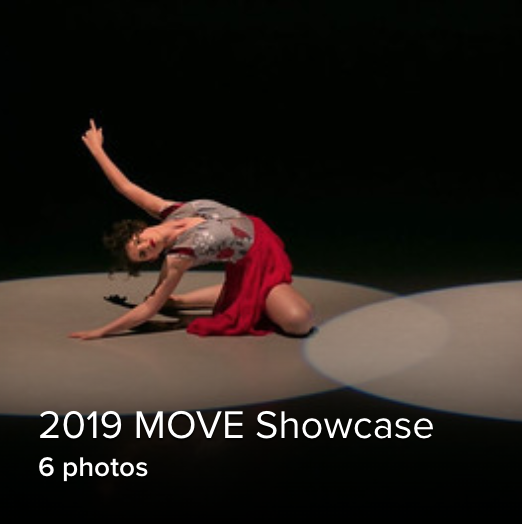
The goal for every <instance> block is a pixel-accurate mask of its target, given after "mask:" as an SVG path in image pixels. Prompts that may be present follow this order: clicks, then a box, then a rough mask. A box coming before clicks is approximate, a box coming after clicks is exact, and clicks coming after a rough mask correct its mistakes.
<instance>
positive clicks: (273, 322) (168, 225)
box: [69, 119, 314, 340]
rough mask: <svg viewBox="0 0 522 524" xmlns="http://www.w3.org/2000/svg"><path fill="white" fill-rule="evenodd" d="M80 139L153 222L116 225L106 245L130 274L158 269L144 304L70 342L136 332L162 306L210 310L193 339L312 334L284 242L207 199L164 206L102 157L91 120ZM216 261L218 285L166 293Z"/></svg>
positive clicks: (191, 328) (194, 325)
mask: <svg viewBox="0 0 522 524" xmlns="http://www.w3.org/2000/svg"><path fill="white" fill-rule="evenodd" d="M82 140H83V142H84V143H85V145H86V146H87V148H88V149H89V151H90V153H91V154H92V156H93V157H94V159H95V160H96V162H97V163H98V165H99V166H100V168H101V169H102V171H103V173H104V174H105V175H106V177H107V179H108V180H109V182H110V183H111V184H112V185H113V186H114V188H115V189H116V190H117V191H118V192H119V193H121V194H122V195H123V196H125V197H126V198H128V199H129V200H130V201H131V202H133V203H134V204H136V205H137V206H139V207H140V208H142V209H143V210H145V211H146V212H147V213H148V214H149V215H151V216H152V217H154V218H156V219H158V220H159V221H160V223H159V224H157V225H153V226H149V225H147V224H146V223H145V222H143V221H141V220H123V221H121V222H118V223H117V224H115V225H114V226H113V230H112V233H111V234H110V235H107V236H106V238H105V244H106V245H107V247H109V248H110V249H111V250H112V251H113V252H114V253H118V254H119V255H120V257H121V260H123V262H124V263H125V266H126V269H127V270H128V272H129V273H130V274H137V273H138V272H139V268H140V267H141V266H142V265H143V264H144V263H146V262H151V261H154V260H156V259H159V258H160V257H162V258H163V263H162V267H161V271H160V274H159V279H158V282H157V284H156V286H155V288H154V289H153V290H152V292H151V293H150V295H149V296H148V297H147V298H146V299H145V300H144V302H142V303H141V304H139V305H137V306H136V307H134V308H133V309H131V310H130V311H128V312H127V313H125V314H124V315H122V316H120V317H119V318H117V319H115V320H114V321H112V322H110V323H108V324H106V325H104V326H102V327H99V328H96V329H90V330H88V331H76V332H73V333H71V334H70V335H69V336H70V337H72V338H79V339H82V340H91V339H96V338H100V337H104V336H107V335H112V334H116V333H119V332H122V331H125V330H128V329H132V328H135V327H137V326H139V325H140V324H143V323H144V322H146V321H147V320H149V319H151V318H152V317H153V316H154V315H155V314H156V313H158V311H159V310H160V309H161V308H162V307H163V306H164V305H165V304H168V305H169V306H174V307H179V308H180V309H184V308H193V307H209V308H212V310H213V314H212V316H210V317H200V318H196V319H195V320H193V321H192V322H191V323H190V324H189V325H188V327H187V331H188V332H189V333H193V334H196V335H200V336H209V335H247V334H250V335H265V334H268V333H271V332H274V331H278V332H281V333H283V334H287V335H292V336H305V335H307V334H308V333H310V332H311V330H312V328H313V326H314V324H313V311H312V307H311V305H310V304H309V303H308V302H307V300H306V299H305V298H304V297H303V296H302V295H301V294H300V293H299V292H298V291H297V290H296V289H295V288H294V287H293V286H292V274H291V273H292V265H291V262H290V260H289V258H288V256H287V254H286V252H285V250H284V245H283V242H282V241H281V239H280V238H279V237H278V236H277V235H276V234H275V233H274V232H273V231H272V230H271V229H270V228H269V227H268V226H267V225H266V224H265V222H263V220H261V219H260V218H258V217H254V216H249V215H245V214H243V213H241V212H239V211H237V210H236V209H234V208H231V207H228V206H226V205H223V204H221V203H218V202H215V201H213V200H194V201H190V202H181V201H172V200H165V199H163V198H161V197H159V196H157V195H154V194H152V193H150V192H149V191H147V190H145V189H143V188H142V187H140V186H138V185H136V184H135V183H133V182H132V181H131V180H129V179H128V178H127V177H126V176H125V174H124V173H123V172H122V171H121V170H120V169H119V168H118V167H117V166H116V164H115V163H114V162H113V161H112V160H111V158H110V157H109V156H108V155H107V153H106V151H105V149H104V147H103V143H104V140H103V132H102V128H98V127H97V126H96V124H95V122H94V120H92V119H91V121H90V128H89V129H88V130H87V131H86V132H85V134H84V135H83V136H82ZM218 261H221V262H223V263H224V264H225V280H224V283H223V284H222V285H219V286H212V287H207V288H204V289H200V290H195V291H192V292H189V293H186V294H180V295H172V293H174V291H175V289H176V286H177V285H178V283H179V281H180V279H181V278H182V276H183V274H184V273H185V271H187V270H188V269H190V268H191V267H195V266H200V265H202V264H208V263H210V262H218Z"/></svg>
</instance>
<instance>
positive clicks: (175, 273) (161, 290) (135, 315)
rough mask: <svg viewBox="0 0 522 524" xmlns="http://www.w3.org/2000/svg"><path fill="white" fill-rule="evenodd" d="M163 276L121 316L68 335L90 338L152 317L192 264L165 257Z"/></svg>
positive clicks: (122, 328)
mask: <svg viewBox="0 0 522 524" xmlns="http://www.w3.org/2000/svg"><path fill="white" fill-rule="evenodd" d="M165 265H166V266H165V273H164V275H165V276H164V278H163V279H162V280H161V282H160V283H159V285H158V286H157V287H156V289H155V290H154V292H153V293H151V294H150V295H149V296H148V297H147V299H146V300H145V301H144V302H142V303H141V304H139V305H138V306H136V307H135V308H133V309H131V310H130V311H128V312H127V313H125V314H124V315H122V316H121V317H119V318H117V319H116V320H113V321H112V322H110V323H108V324H106V325H105V326H102V327H100V328H97V329H91V330H88V331H75V332H74V333H71V334H70V335H69V337H71V338H79V339H82V340H92V339H95V338H101V337H105V336H107V335H112V334H115V333H119V332H121V331H125V330H127V329H132V328H133V327H136V326H139V325H140V324H143V323H144V322H146V321H147V320H149V319H150V318H152V317H153V316H154V315H155V314H156V313H157V312H158V311H159V310H160V309H161V307H162V306H163V304H165V302H166V301H167V300H168V298H169V297H170V295H171V293H172V292H173V291H174V289H175V288H176V286H177V285H178V283H179V281H180V279H181V277H182V276H183V273H184V272H185V271H186V270H187V269H188V268H189V267H190V266H191V265H192V261H191V260H188V259H180V258H173V257H170V259H169V257H166V259H165Z"/></svg>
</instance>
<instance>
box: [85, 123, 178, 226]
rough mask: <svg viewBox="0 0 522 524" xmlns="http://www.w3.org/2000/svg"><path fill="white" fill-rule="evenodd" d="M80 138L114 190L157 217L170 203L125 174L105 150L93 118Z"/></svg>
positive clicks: (101, 134)
mask: <svg viewBox="0 0 522 524" xmlns="http://www.w3.org/2000/svg"><path fill="white" fill-rule="evenodd" d="M82 140H83V142H84V144H85V145H86V146H87V148H88V149H89V151H90V152H91V154H92V156H93V157H94V159H95V160H96V162H97V163H98V165H99V166H100V167H101V169H102V171H103V172H104V173H105V176H106V177H107V179H108V180H109V182H110V183H111V184H112V185H113V186H114V188H115V189H116V191H118V192H119V193H121V194H122V195H123V196H124V197H126V198H128V199H129V200H130V201H131V202H133V203H134V204H136V205H137V206H139V207H141V208H142V209H144V210H145V211H146V212H147V213H149V214H150V215H152V216H154V217H158V216H159V214H160V213H161V211H162V210H163V209H165V208H166V207H167V206H168V205H169V204H171V203H172V202H171V201H169V200H165V199H163V198H161V197H159V196H157V195H154V194H152V193H151V192H149V191H146V190H145V189H143V188H142V187H140V186H138V185H136V184H135V183H134V182H132V181H130V180H129V179H128V178H127V177H126V176H125V174H124V173H123V172H122V171H121V170H120V169H119V168H118V166H117V165H116V164H115V163H114V162H113V161H112V160H111V158H110V157H109V156H108V155H107V153H106V152H105V150H104V148H103V131H102V128H101V127H96V124H95V122H94V120H93V119H91V120H90V128H89V129H88V130H87V131H86V132H85V134H84V135H83V136H82Z"/></svg>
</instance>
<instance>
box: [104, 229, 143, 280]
mask: <svg viewBox="0 0 522 524" xmlns="http://www.w3.org/2000/svg"><path fill="white" fill-rule="evenodd" d="M146 227H148V224H147V223H146V222H143V221H142V220H132V219H126V220H121V221H119V222H115V223H114V224H113V225H112V229H111V231H110V233H106V234H105V235H104V236H103V244H104V246H105V247H106V248H107V249H108V250H109V251H110V252H111V254H112V255H113V257H114V260H115V263H114V265H113V267H112V269H111V273H115V272H116V271H127V273H128V274H129V275H130V276H134V277H137V276H138V275H139V274H140V268H141V266H142V263H139V262H134V261H132V260H130V259H129V256H128V254H127V250H126V246H127V244H128V242H129V241H130V240H131V239H132V237H133V236H134V235H136V234H137V233H141V232H142V231H143V230H144V229H145V228H146Z"/></svg>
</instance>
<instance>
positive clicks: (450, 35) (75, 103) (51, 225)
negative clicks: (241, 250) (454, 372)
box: [0, 0, 522, 480]
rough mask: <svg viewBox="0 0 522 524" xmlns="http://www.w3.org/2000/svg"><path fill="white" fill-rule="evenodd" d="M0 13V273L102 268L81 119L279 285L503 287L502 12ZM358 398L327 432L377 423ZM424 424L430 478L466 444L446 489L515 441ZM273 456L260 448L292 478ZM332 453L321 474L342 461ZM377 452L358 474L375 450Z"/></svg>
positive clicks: (138, 9) (442, 5)
mask: <svg viewBox="0 0 522 524" xmlns="http://www.w3.org/2000/svg"><path fill="white" fill-rule="evenodd" d="M6 4H7V5H6ZM1 10H2V16H1V22H0V24H1V27H2V38H3V39H4V40H5V41H4V42H3V43H2V46H1V57H2V91H3V97H2V102H3V103H2V122H1V126H0V128H1V137H0V138H1V147H2V151H3V152H2V164H1V165H2V167H1V169H2V172H3V176H2V184H3V191H2V195H3V205H2V222H3V228H2V229H3V231H2V235H3V238H2V253H3V256H2V257H1V259H0V277H2V278H3V279H11V278H22V277H27V276H38V275H51V274H63V273H76V272H77V273H83V272H90V271H105V270H106V269H107V268H108V266H109V260H108V257H107V255H106V254H105V253H104V251H103V249H102V246H101V241H100V239H101V235H102V233H103V231H104V230H106V229H107V228H108V227H109V225H110V224H111V222H112V221H114V220H117V219H119V218H122V217H126V216H140V211H139V210H138V211H136V209H134V208H133V207H132V205H131V204H130V203H128V202H126V201H124V200H123V199H122V198H121V197H120V196H119V195H117V194H115V193H114V192H113V190H112V188H111V187H110V185H109V184H108V182H107V181H106V180H105V179H104V177H103V175H102V174H101V172H100V171H99V169H98V168H97V166H96V164H95V163H94V161H93V160H92V159H91V158H90V157H89V154H88V152H87V150H86V149H85V147H84V146H83V144H82V142H81V140H80V137H81V135H82V133H83V132H84V131H85V130H86V129H87V127H88V123H89V118H91V117H94V118H95V119H96V121H97V123H98V124H99V125H101V126H102V127H103V129H104V134H105V139H106V149H107V151H108V152H109V154H110V155H111V156H112V158H113V159H114V160H115V161H116V163H118V165H119V166H120V167H121V168H122V169H123V171H124V172H126V173H127V174H128V175H129V177H131V178H132V179H134V180H135V181H136V182H138V183H141V184H142V185H143V186H144V187H146V188H148V189H150V190H151V191H153V192H157V193H158V194H161V195H162V196H165V197H167V198H173V199H179V200H190V199H193V198H215V199H217V200H221V201H224V202H226V203H228V204H230V205H233V206H235V207H238V208H240V209H242V210H244V211H246V212H249V213H252V214H257V215H260V216H262V217H263V218H264V219H265V220H266V221H267V222H268V223H269V224H271V225H272V226H273V227H274V229H276V231H277V232H278V233H279V234H280V235H281V236H282V237H283V238H284V240H285V242H286V245H287V249H288V251H289V252H290V254H291V256H292V259H293V262H294V266H295V270H296V273H297V274H304V275H311V276H317V277H324V278H333V279H339V280H345V281H349V282H352V283H356V284H361V285H371V286H376V287H382V288H385V289H388V290H391V291H395V292H399V293H403V292H404V293H405V292H413V291H420V290H425V289H435V288H440V287H445V286H451V285H462V284H473V283H479V282H489V281H497V280H517V279H519V278H520V276H521V274H522V267H521V260H522V248H521V246H522V242H521V240H522V233H521V228H520V220H519V209H520V205H519V200H520V191H519V176H520V174H519V173H520V165H521V162H520V155H519V141H520V133H519V129H520V120H521V119H520V116H521V104H520V93H521V87H522V83H521V79H520V72H519V71H520V57H521V51H522V33H521V30H522V10H521V8H520V4H519V2H515V1H514V0H510V1H507V0H502V1H496V2H492V1H489V2H486V1H477V0H475V1H459V2H456V1H454V0H453V1H424V2H415V1H410V2H408V1H398V2H390V1H388V0H371V1H370V0H368V1H365V2H358V3H355V2H343V1H337V2H332V1H330V2H328V1H325V2H319V1H309V2H305V1H301V2H297V1H286V0H281V1H277V2H276V1H255V2H254V1H251V2H247V1H240V0H236V1H233V2H232V1H224V2H212V1H210V0H208V1H200V0H191V1H177V2H176V1H173V2H159V1H137V0H133V1H126V2H123V1H105V2H96V1H94V2H66V1H63V2H57V1H55V2H28V1H17V2H16V3H14V2H12V3H3V4H2V7H1ZM352 395H353V393H352ZM344 401H346V398H344V397H343V402H344ZM316 402H320V400H316ZM324 402H327V401H324ZM372 402H376V401H375V400H374V399H367V398H366V399H363V398H358V397H357V398H354V397H353V396H350V397H349V400H348V404H345V407H344V408H343V409H340V408H339V409H337V408H335V407H333V408H332V407H329V408H328V409H333V412H330V414H332V413H335V415H332V416H334V418H335V416H341V415H342V414H343V413H345V411H344V410H345V409H348V408H346V406H347V405H348V406H351V409H352V411H351V412H350V413H351V414H352V415H353V414H354V413H357V411H356V410H355V411H354V408H353V406H359V408H357V409H359V410H360V416H371V413H373V412H374V411H373V410H374V409H376V410H382V413H387V412H389V413H391V412H394V410H395V409H398V408H397V407H394V406H393V405H391V403H390V404H389V405H388V404H386V403H384V404H383V403H381V404H375V406H374V405H373V404H372ZM310 403H311V404H313V402H312V401H310ZM308 405H310V404H308ZM332 405H335V404H328V406H332ZM294 409H297V408H294ZM318 409H319V408H316V411H315V412H314V415H315V416H317V413H318V411H317V410H318ZM321 409H326V408H325V407H324V406H323V408H321ZM336 409H337V411H336ZM401 409H404V410H407V409H408V408H406V407H403V408H401ZM412 409H413V408H412ZM387 410H389V411H387ZM412 413H413V412H409V416H410V417H411V416H412ZM303 416H304V415H303ZM434 416H435V415H434ZM439 423H440V424H441V425H442V426H439V427H444V428H445V430H441V431H442V433H439V435H441V434H442V435H444V436H443V437H441V438H442V439H443V440H444V446H443V449H444V451H443V452H442V451H440V452H439V453H438V454H436V455H434V458H433V462H432V463H431V465H430V467H435V465H436V464H438V465H439V466H441V467H442V464H444V466H448V464H451V462H452V461H453V467H454V468H455V467H457V466H455V457H456V456H462V455H460V454H461V453H463V452H465V450H466V449H468V456H467V458H468V459H469V460H468V461H467V462H466V461H464V462H465V464H464V465H463V463H461V464H460V466H461V468H460V469H458V471H459V474H458V475H453V476H452V477H453V480H455V477H457V478H459V479H460V480H462V478H463V477H464V478H468V477H471V476H473V471H475V470H470V469H468V468H469V465H470V464H472V463H473V459H474V457H476V456H478V455H480V456H482V457H484V455H487V453H486V452H485V450H486V449H489V448H490V445H494V446H495V449H497V450H498V449H499V447H501V448H502V449H507V450H508V451H506V456H505V457H504V456H503V457H502V460H499V461H498V462H497V460H496V459H497V458H498V457H497V456H496V455H494V454H493V455H490V457H491V462H492V463H493V462H495V463H496V464H499V463H501V464H503V465H506V464H512V461H511V459H512V456H511V454H512V452H513V450H514V448H515V446H514V444H513V445H512V447H509V445H507V448H506V447H505V446H504V445H505V444H506V442H508V443H509V442H513V443H514V442H515V440H516V438H515V436H517V437H518V436H519V434H520V430H519V428H518V425H511V424H506V425H503V424H502V423H498V424H500V425H495V426H494V429H491V427H493V426H490V425H489V424H490V422H478V421H473V420H471V421H470V419H467V418H466V417H462V418H459V417H449V418H445V419H444V421H442V420H441V421H439ZM480 423H482V424H485V425H486V426H487V428H488V429H487V430H485V429H484V426H480V427H479V426H474V424H477V425H479V424H480ZM20 424H22V422H20ZM490 429H491V432H490ZM444 431H445V433H444ZM517 432H518V433H517ZM12 434H13V435H18V434H19V433H16V431H15V430H13V433H12ZM481 434H482V435H483V437H482V438H483V440H480V439H479V437H478V435H481ZM514 435H515V436H514ZM27 438H29V437H27ZM476 439H479V440H478V442H477V440H476ZM472 441H474V442H475V444H474V445H475V446H476V447H473V445H471V448H469V447H467V448H466V446H465V445H464V442H468V443H469V442H472ZM456 442H457V444H456ZM492 443H494V444H492ZM292 446H293V444H286V445H285V446H284V451H282V453H284V454H285V456H287V457H288V456H292V457H293V462H291V466H290V471H294V472H295V471H296V464H298V463H300V462H299V456H298V452H297V449H298V448H297V447H296V446H294V447H292ZM503 446H504V447H503ZM265 449H268V448H265ZM332 449H334V450H335V451H332V456H329V457H328V459H327V461H328V463H329V464H330V465H332V464H333V463H335V460H334V458H333V455H334V454H335V455H336V457H337V460H340V459H339V454H341V455H342V451H341V448H339V447H336V446H334V447H333V448H332ZM408 449H411V450H415V446H413V445H412V447H410V448H408ZM470 449H471V451H470ZM378 450H379V451H378V453H377V455H374V456H378V457H379V458H378V461H380V462H379V464H384V463H386V460H391V457H392V455H393V454H394V453H395V452H396V450H394V451H393V452H391V451H390V452H388V451H389V450H388V448H386V450H385V448H383V447H381V448H378ZM308 451H310V450H309V449H307V452H308ZM419 453H421V454H422V451H420V452H419ZM76 454H77V453H76ZM247 455H248V454H247V453H246V452H245V456H247ZM414 455H415V456H418V455H417V451H412V452H411V456H410V459H411V464H412V465H413V464H414V463H415V460H416V459H414V458H413V456H414ZM225 456H226V457H229V454H223V455H222V457H225ZM448 456H449V457H450V458H449V459H448ZM216 457H217V455H216ZM216 457H214V460H217V461H219V460H222V459H219V458H216ZM435 457H436V458H435ZM442 457H444V459H443V458H442ZM206 460H209V459H208V457H206ZM316 460H317V463H319V461H320V460H322V459H319V458H317V459H316ZM360 460H361V461H362V459H360ZM376 461H377V459H375V461H374V462H373V463H374V464H375V463H376ZM383 461H384V462H383ZM446 461H447V462H448V463H446ZM269 464H270V462H269ZM343 464H344V463H343ZM265 465H266V463H265ZM322 465H323V467H324V463H323V464H322ZM259 466H260V464H258V467H259ZM315 466H317V467H318V464H315ZM388 466H389V467H388V468H387V470H386V471H387V473H388V477H389V478H393V473H394V472H396V471H397V469H396V468H395V469H394V468H393V467H392V466H390V465H389V464H388ZM475 466H476V468H479V469H480V466H479V465H478V464H475ZM274 467H275V466H274ZM412 467H413V466H412ZM448 467H450V466H448ZM266 468H267V469H269V467H268V466H266ZM422 469H423V468H422V467H421V468H420V469H416V470H411V471H409V472H408V474H407V475H406V474H405V477H406V476H407V477H408V478H409V479H410V480H411V479H416V478H419V477H418V475H420V474H421V472H422ZM334 470H335V467H334V466H332V469H330V470H327V472H326V471H324V470H321V471H322V473H321V474H323V475H324V474H326V475H327V476H330V475H332V474H333V473H332V472H333V471H334ZM363 470H364V464H363V463H362V462H359V469H357V471H358V472H359V473H360V472H361V471H363ZM275 471H277V472H278V473H277V475H278V476H281V475H283V477H284V474H283V473H281V471H282V470H279V469H277V468H276V469H275ZM285 471H287V470H286V469H285ZM299 471H301V470H299ZM310 471H312V472H313V471H314V469H313V468H312V469H311V470H310ZM372 471H375V470H372ZM446 471H447V470H446ZM415 472H416V473H415ZM240 473H241V474H242V475H244V471H243V470H241V471H240ZM287 473H288V472H287ZM287 473H285V474H287ZM309 474H310V475H313V473H309ZM303 475H304V473H303ZM416 475H417V476H416Z"/></svg>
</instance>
